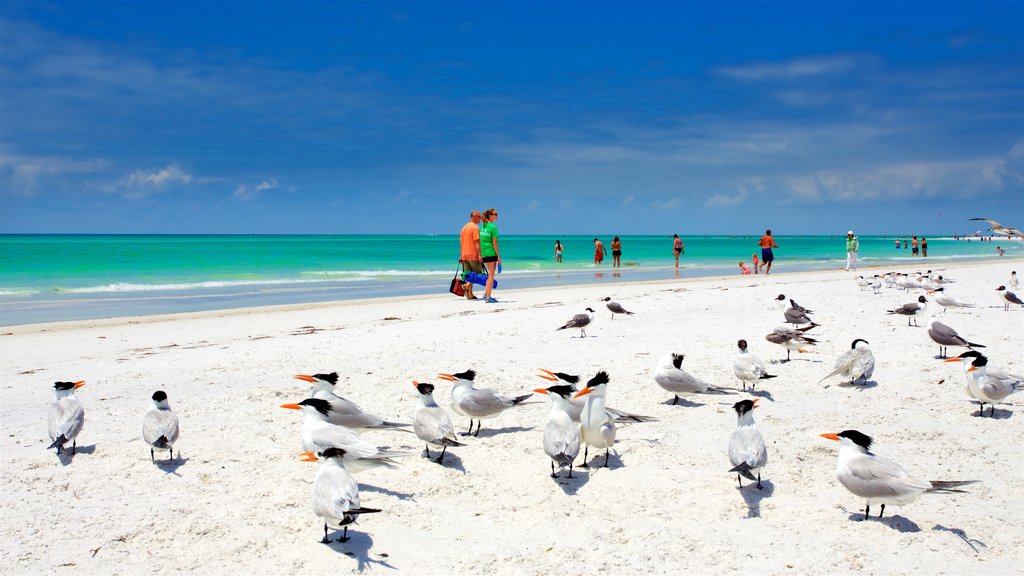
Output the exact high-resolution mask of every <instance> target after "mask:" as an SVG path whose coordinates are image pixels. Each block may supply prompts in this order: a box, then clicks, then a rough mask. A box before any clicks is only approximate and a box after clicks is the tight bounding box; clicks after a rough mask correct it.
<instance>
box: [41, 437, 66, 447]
mask: <svg viewBox="0 0 1024 576" xmlns="http://www.w3.org/2000/svg"><path fill="white" fill-rule="evenodd" d="M67 441H68V439H67V438H66V437H65V436H64V435H63V434H61V435H60V436H58V437H57V439H56V440H54V441H53V444H50V445H49V446H47V447H46V448H47V449H50V448H63V447H64V444H67Z"/></svg>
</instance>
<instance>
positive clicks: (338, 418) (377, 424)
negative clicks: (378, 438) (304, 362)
mask: <svg viewBox="0 0 1024 576" xmlns="http://www.w3.org/2000/svg"><path fill="white" fill-rule="evenodd" d="M295 378H296V379H297V380H302V381H303V382H309V383H310V384H312V385H313V389H312V390H310V394H309V395H310V396H311V397H313V398H320V399H321V400H326V401H328V402H330V404H331V411H330V414H329V416H328V422H330V423H331V424H335V425H337V426H344V427H346V428H352V429H356V430H358V429H362V428H404V427H408V426H409V425H408V424H399V423H397V422H387V421H385V420H384V419H383V418H381V417H380V416H374V415H373V414H370V413H368V412H364V411H363V409H362V408H360V407H359V406H358V405H357V404H356V403H355V402H352V401H351V400H349V399H347V398H344V397H342V396H339V395H337V394H336V393H335V392H334V390H335V385H337V383H338V373H337V372H331V373H330V374H313V375H312V376H310V375H308V374H297V375H296V376H295Z"/></svg>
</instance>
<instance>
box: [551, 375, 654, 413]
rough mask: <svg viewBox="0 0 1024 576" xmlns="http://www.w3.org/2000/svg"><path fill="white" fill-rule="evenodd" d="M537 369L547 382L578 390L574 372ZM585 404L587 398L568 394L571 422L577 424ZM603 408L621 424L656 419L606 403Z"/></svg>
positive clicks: (567, 410)
mask: <svg viewBox="0 0 1024 576" xmlns="http://www.w3.org/2000/svg"><path fill="white" fill-rule="evenodd" d="M538 370H540V371H541V372H544V374H537V377H538V378H543V379H545V380H547V381H549V382H557V383H560V384H564V385H566V386H568V387H570V388H572V391H573V392H578V391H579V382H580V377H579V376H576V375H574V374H566V373H564V372H552V371H551V370H548V369H547V368H538ZM534 392H536V390H534ZM586 405H587V399H586V398H573V397H571V396H570V398H569V406H568V407H567V408H566V412H568V414H569V416H570V417H571V418H572V421H573V422H576V423H577V424H578V423H579V421H580V414H582V413H583V407H584V406H586ZM604 410H605V412H607V413H608V416H609V417H610V418H612V419H614V420H615V421H616V422H620V423H623V424H629V423H634V422H655V421H657V419H656V418H652V417H650V416H642V415H640V414H631V413H629V412H625V411H623V410H619V409H617V408H612V407H611V406H607V405H606V406H605V407H604Z"/></svg>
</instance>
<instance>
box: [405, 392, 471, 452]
mask: <svg viewBox="0 0 1024 576" xmlns="http://www.w3.org/2000/svg"><path fill="white" fill-rule="evenodd" d="M412 387H413V388H415V389H416V391H417V392H419V395H420V405H419V406H417V407H416V411H415V412H413V414H412V431H413V432H415V433H416V437H417V438H419V439H420V440H423V441H424V442H426V443H427V448H426V450H427V458H430V446H431V445H434V446H437V447H438V448H440V449H441V454H440V455H439V456H438V457H437V458H433V460H434V462H437V463H438V464H441V463H442V462H444V453H445V451H447V450H448V447H449V446H465V444H463V443H462V442H459V441H458V439H456V438H455V427H454V426H452V417H451V415H450V414H448V412H447V411H445V409H444V408H441V407H440V406H438V405H437V402H436V401H435V400H434V385H433V384H428V383H426V382H417V381H415V380H413V381H412Z"/></svg>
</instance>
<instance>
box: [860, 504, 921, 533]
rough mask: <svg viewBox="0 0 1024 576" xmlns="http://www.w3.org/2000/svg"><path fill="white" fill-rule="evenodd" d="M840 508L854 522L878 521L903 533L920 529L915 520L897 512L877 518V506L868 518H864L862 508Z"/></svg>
mask: <svg viewBox="0 0 1024 576" xmlns="http://www.w3.org/2000/svg"><path fill="white" fill-rule="evenodd" d="M842 510H843V512H846V514H847V517H848V518H849V519H850V520H853V521H855V522H857V521H863V520H870V521H872V522H878V523H880V524H882V525H884V526H888V527H889V528H892V529H893V530H895V531H897V532H902V533H904V534H908V533H913V532H920V531H921V527H920V526H918V525H917V523H916V522H914V521H913V520H911V519H909V518H906V517H904V516H900V515H899V514H893V515H891V516H887V517H883V518H879V517H878V507H877V506H876V507H875V511H874V512H873V513H872V514H871V517H870V518H864V511H863V510H858V511H856V512H851V511H850V510H847V509H846V508H845V507H844V508H843V509H842Z"/></svg>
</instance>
